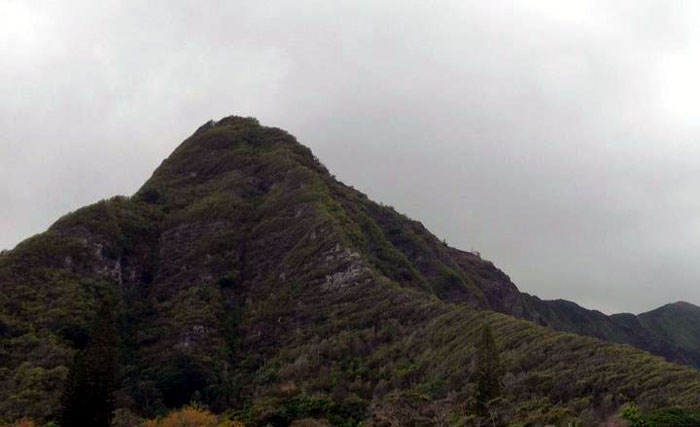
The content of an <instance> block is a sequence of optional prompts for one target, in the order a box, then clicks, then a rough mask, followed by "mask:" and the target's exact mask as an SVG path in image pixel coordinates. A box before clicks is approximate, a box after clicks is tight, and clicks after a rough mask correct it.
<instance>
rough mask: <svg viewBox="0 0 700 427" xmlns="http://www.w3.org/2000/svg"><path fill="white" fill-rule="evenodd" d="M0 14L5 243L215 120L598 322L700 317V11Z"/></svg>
mask: <svg viewBox="0 0 700 427" xmlns="http://www.w3.org/2000/svg"><path fill="white" fill-rule="evenodd" d="M696 4H697V3H694V2H693V3H691V2H684V3H681V2H678V3H675V2H670V1H660V0H659V1H655V2H646V1H641V0H635V1H629V2H626V1H606V2H595V1H581V2H574V1H561V0H552V1H543V0H537V1H528V2H522V1H518V2H510V1H488V2H486V1H464V0H458V1H439V2H432V1H431V2H426V1H417V2H412V1H402V2H396V1H391V2H389V1H377V0H368V1H330V2H329V1H326V0H319V1H304V0H294V1H279V2H276V1H255V2H231V1H225V2H224V1H221V2H214V1H212V2H199V1H173V0H167V1H148V2H144V1H132V2H130V1H100V2H93V1H60V2H56V1H30V0H25V1H15V0H0V182H2V185H0V248H11V247H14V245H16V244H17V243H18V242H19V241H21V240H23V239H24V238H26V237H29V236H31V235H32V234H34V233H37V232H40V231H42V230H44V229H45V228H46V227H47V226H49V225H50V224H51V223H52V222H53V221H54V220H55V219H57V218H58V217H59V216H60V215H63V214H65V213H67V212H70V211H71V210H74V209H76V208H78V207H80V206H82V205H85V204H88V203H92V202H95V201H97V200H99V199H101V198H105V197H108V196H112V195H116V194H127V195H128V194H132V193H133V192H134V191H136V189H137V188H138V187H139V186H140V184H141V183H142V182H143V181H144V180H145V179H146V178H147V177H148V176H149V175H150V173H151V172H152V171H153V169H154V168H155V167H156V166H157V165H158V164H159V163H160V161H161V160H162V159H163V158H165V157H166V156H167V155H168V154H169V153H170V152H171V151H172V150H173V149H174V148H175V147H176V146H177V144H178V143H179V142H180V141H181V140H183V139H184V138H186V137H187V136H188V135H189V134H191V133H192V132H193V131H194V129H196V128H197V127H198V126H199V125H201V124H202V123H203V122H205V121H207V120H209V119H212V118H214V119H218V118H221V117H223V116H226V115H231V114H238V115H244V116H255V117H257V118H258V119H259V120H260V121H261V122H262V123H263V124H267V125H273V126H277V127H282V128H285V129H287V130H289V131H290V132H292V133H293V134H295V135H296V136H297V137H298V139H299V140H300V141H301V142H302V143H304V144H306V145H308V146H310V147H311V148H312V149H313V150H314V152H315V153H316V154H317V156H318V157H319V158H320V159H321V160H322V161H323V162H324V163H325V164H326V165H327V166H328V168H329V169H331V171H332V172H333V173H335V174H336V176H337V177H338V178H340V179H341V180H343V181H344V182H346V183H348V184H351V185H354V186H355V187H356V188H358V189H360V190H362V191H364V192H366V193H368V194H369V195H370V196H371V197H372V198H374V199H375V200H377V201H381V202H384V203H385V204H390V205H392V206H394V207H395V208H396V209H397V210H399V211H400V212H403V213H406V214H407V215H409V216H411V217H413V218H415V219H418V220H420V221H422V222H423V223H424V224H425V225H426V226H427V227H428V228H429V229H431V230H432V231H433V232H434V233H435V234H437V235H438V236H439V237H441V238H445V239H447V241H448V243H450V244H451V245H453V246H457V247H460V248H463V249H474V250H479V251H480V252H481V253H482V255H483V256H485V257H487V258H489V259H492V260H493V261H494V262H495V263H496V264H497V265H498V266H500V267H501V268H503V269H504V270H505V271H506V272H507V273H509V274H510V276H511V277H512V278H513V280H514V281H515V283H516V284H518V286H519V287H520V288H521V290H524V291H526V292H529V293H534V294H536V295H539V296H541V297H543V298H548V299H552V298H566V299H571V300H574V301H576V302H578V303H580V304H582V305H584V306H586V307H590V308H597V309H600V310H602V311H604V312H607V313H611V312H617V311H631V312H641V311H645V310H648V309H651V308H654V307H656V306H659V305H662V304H664V303H667V302H672V301H676V300H686V301H690V302H694V303H696V304H700V286H698V285H699V283H698V281H699V280H700V262H699V261H700V197H699V196H700V141H699V139H700V138H699V137H700V120H698V118H699V115H700V78H699V77H698V76H700V26H699V24H698V23H700V4H697V6H696Z"/></svg>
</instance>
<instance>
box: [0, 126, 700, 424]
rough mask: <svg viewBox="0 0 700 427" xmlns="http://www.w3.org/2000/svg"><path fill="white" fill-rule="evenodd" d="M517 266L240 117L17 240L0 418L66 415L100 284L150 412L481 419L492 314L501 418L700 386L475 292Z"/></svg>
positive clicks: (4, 272) (676, 401)
mask: <svg viewBox="0 0 700 427" xmlns="http://www.w3.org/2000/svg"><path fill="white" fill-rule="evenodd" d="M397 218H398V219H397ZM500 275H502V273H500V272H499V271H497V270H495V268H492V266H489V264H488V263H486V262H484V261H482V260H480V259H479V258H478V257H477V256H476V255H473V254H467V253H463V252H459V251H456V250H454V249H452V248H448V247H446V246H445V245H443V244H442V243H440V242H438V241H437V240H436V239H434V238H433V237H432V236H431V235H430V234H429V233H427V231H426V230H425V229H424V228H423V227H422V226H421V225H420V224H419V223H416V222H413V221H409V220H407V219H406V218H404V217H400V216H397V214H395V212H393V210H391V209H389V208H386V207H382V206H378V205H376V204H374V203H372V202H370V201H369V200H367V199H366V197H365V196H364V195H362V194H361V193H358V192H355V191H354V190H351V189H350V188H348V187H345V186H343V185H342V184H340V183H338V182H336V181H335V180H334V179H332V177H331V176H330V175H329V174H328V173H327V171H326V170H325V169H324V168H323V166H322V165H320V163H318V161H316V160H315V159H314V158H313V156H312V155H311V153H310V152H309V151H308V149H306V148H305V147H303V146H301V145H299V144H297V143H296V142H295V141H294V139H293V138H292V137H291V136H289V135H288V134H286V133H285V132H283V131H281V130H278V129H272V128H265V127H261V126H259V125H258V124H257V122H255V121H254V120H252V119H240V118H227V119H224V120H222V121H221V122H219V123H217V124H213V123H210V124H207V125H205V126H203V127H202V128H200V129H199V130H198V131H197V132H196V133H195V134H194V135H193V136H192V137H191V138H190V139H188V140H187V141H185V142H184V143H183V144H182V145H181V146H180V147H179V148H178V149H177V150H176V151H175V152H174V153H173V155H172V156H171V157H170V158H169V159H168V160H167V161H166V162H164V164H163V165H161V167H160V168H159V169H158V170H157V171H156V172H155V173H154V176H153V177H152V178H151V179H150V180H149V181H148V182H147V183H146V184H145V185H144V187H143V188H142V189H141V190H140V191H139V192H138V193H137V194H136V195H135V196H134V197H132V198H115V199H110V200H108V201H103V202H100V203H98V204H95V205H93V206H90V207H87V208H84V209H81V210H79V211H76V212H75V213H73V214H71V215H68V216H66V217H64V218H62V219H61V220H59V221H58V222H57V223H56V224H55V225H54V226H52V227H51V229H50V230H49V231H47V232H46V233H43V234H41V235H38V236H35V237H33V238H31V239H29V240H27V241H25V242H23V243H22V244H20V245H19V246H18V247H17V248H16V249H14V250H13V251H10V252H9V253H7V254H4V255H3V256H1V257H0V286H1V287H2V291H3V292H2V293H0V362H1V363H0V366H2V367H3V368H0V386H1V388H0V418H5V419H7V420H12V419H18V418H21V417H22V416H27V415H28V416H32V417H35V418H42V419H51V418H53V417H55V413H56V410H57V402H58V396H59V393H60V385H61V381H62V380H63V379H64V378H65V376H66V373H67V366H69V364H70V360H71V358H72V355H73V353H74V352H75V349H76V348H81V346H84V344H85V342H86V341H87V339H88V337H89V331H90V325H91V323H92V319H93V318H94V316H95V311H96V310H97V306H98V304H97V299H98V298H99V296H100V295H109V296H111V297H112V298H114V299H115V300H117V301H119V304H118V305H119V308H120V312H121V314H120V320H119V322H120V323H119V325H120V332H121V342H122V354H121V355H120V360H121V371H120V380H121V384H122V387H121V391H120V393H119V394H118V396H117V404H118V405H119V406H120V407H123V408H128V409H129V410H131V411H133V412H137V413H139V414H142V415H153V414H157V413H161V412H162V411H164V410H165V409H166V408H167V407H176V406H180V405H182V404H184V403H187V402H189V401H190V400H191V399H193V398H194V399H197V400H201V401H203V402H205V403H207V404H208V405H210V407H212V408H213V409H215V410H216V411H229V413H230V414H231V415H232V416H235V417H238V418H241V419H245V420H247V421H249V422H252V423H253V424H259V423H264V422H273V423H282V424H284V423H285V422H288V421H290V420H291V419H295V418H304V417H317V418H327V419H331V420H332V421H334V422H336V423H341V422H344V421H345V422H350V421H351V420H353V419H354V420H356V421H357V420H359V419H362V418H366V417H368V419H369V420H370V422H371V423H374V424H378V425H381V424H383V423H392V422H394V423H399V424H400V425H408V424H420V423H428V424H430V423H434V422H438V421H439V420H443V421H444V420H448V419H449V420H452V421H453V422H457V423H459V422H468V420H469V417H472V415H470V411H469V409H468V408H469V403H470V399H471V396H472V391H473V388H474V384H473V381H472V380H473V378H472V375H471V373H472V366H471V363H472V359H473V356H474V351H475V344H476V339H477V337H478V336H479V333H480V331H481V325H482V324H483V323H484V322H489V323H490V324H491V325H492V327H493V330H494V335H495V337H496V340H497V343H498V345H499V347H500V348H501V349H502V359H503V363H504V367H505V369H506V371H507V373H506V375H505V377H504V384H505V395H504V400H503V401H502V402H501V403H500V404H499V406H498V408H497V409H498V414H499V416H500V417H502V418H503V419H510V420H512V421H513V422H514V423H528V422H529V423H533V424H534V425H539V424H542V423H545V422H563V421H564V420H567V419H578V420H582V421H583V422H592V421H593V420H596V419H600V418H601V417H603V416H605V415H607V414H608V413H610V412H613V411H615V410H616V409H617V408H618V407H619V406H620V405H621V404H623V403H624V402H627V401H631V400H633V401H636V402H637V404H638V405H640V406H641V407H643V408H650V409H652V408H658V407H663V406H668V405H680V406H686V407H696V406H697V405H698V403H699V402H698V393H699V392H700V374H698V373H697V372H695V371H692V370H689V369H686V368H683V367H680V366H676V365H672V364H668V363H666V362H664V361H663V360H661V359H659V358H656V357H653V356H650V355H648V354H647V353H644V352H642V351H640V350H637V349H634V348H632V347H628V346H619V345H612V344H608V343H604V342H601V341H598V340H596V339H593V338H586V337H581V336H577V335H573V334H566V333H558V332H554V331H552V330H550V329H548V328H543V327H540V326H537V325H535V324H533V323H530V322H526V321H523V320H517V319H515V318H512V317H510V316H506V315H504V314H498V313H495V312H490V311H477V310H475V309H473V308H470V307H477V308H485V307H489V306H491V305H493V304H494V301H501V304H502V303H503V302H502V301H503V299H502V298H501V299H499V298H497V297H498V293H499V292H501V293H503V295H504V296H505V297H508V298H511V297H513V294H512V293H511V291H510V290H507V292H504V291H503V289H502V287H503V281H502V277H501V276H500ZM506 278H507V276H506ZM508 283H509V281H508ZM510 285H512V284H510ZM513 288H514V286H513ZM516 297H517V296H516ZM496 308H498V307H496ZM572 379H573V380H572Z"/></svg>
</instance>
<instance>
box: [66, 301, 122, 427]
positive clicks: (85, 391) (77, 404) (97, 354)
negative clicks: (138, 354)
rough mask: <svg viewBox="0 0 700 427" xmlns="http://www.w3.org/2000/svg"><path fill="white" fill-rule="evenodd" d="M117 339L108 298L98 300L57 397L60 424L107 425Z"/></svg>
mask: <svg viewBox="0 0 700 427" xmlns="http://www.w3.org/2000/svg"><path fill="white" fill-rule="evenodd" d="M117 351H118V339H117V329H116V325H115V320H114V315H113V313H112V309H111V306H110V303H109V301H107V300H105V301H104V302H103V303H102V306H101V308H100V311H99V313H98V314H97V319H96V321H95V326H94V327H93V330H92V334H91V336H90V340H89V341H88V344H87V346H86V347H85V349H84V350H83V351H78V352H77V353H76V356H75V359H74V360H73V366H72V367H71V369H70V371H69V373H68V379H67V380H66V385H65V388H64V392H63V396H62V397H61V416H60V421H61V422H60V424H61V425H63V426H78V425H90V426H96V427H100V426H109V424H110V422H111V419H112V411H113V410H114V397H113V395H114V392H115V391H116V389H117Z"/></svg>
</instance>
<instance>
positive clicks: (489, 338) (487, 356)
mask: <svg viewBox="0 0 700 427" xmlns="http://www.w3.org/2000/svg"><path fill="white" fill-rule="evenodd" d="M475 376H476V393H475V396H474V398H475V401H476V410H477V412H478V413H479V414H481V415H487V414H488V406H489V402H492V401H493V400H494V399H496V398H497V397H499V396H500V395H501V376H502V371H501V363H500V360H499V356H498V349H497V348H496V342H495V341H494V339H493V334H492V333H491V327H490V326H489V325H488V324H487V323H484V326H483V329H482V332H481V342H480V343H479V347H478V348H477V355H476V372H475Z"/></svg>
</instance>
